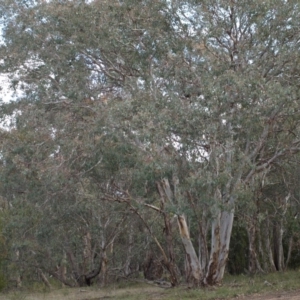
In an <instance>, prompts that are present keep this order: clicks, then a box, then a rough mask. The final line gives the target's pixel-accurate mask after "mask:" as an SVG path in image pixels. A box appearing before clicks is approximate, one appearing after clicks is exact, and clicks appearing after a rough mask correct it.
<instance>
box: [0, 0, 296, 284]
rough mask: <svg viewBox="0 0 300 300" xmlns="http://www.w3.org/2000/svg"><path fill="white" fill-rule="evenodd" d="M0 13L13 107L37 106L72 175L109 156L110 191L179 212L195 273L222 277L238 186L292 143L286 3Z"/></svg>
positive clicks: (141, 4) (51, 6) (85, 5)
mask: <svg viewBox="0 0 300 300" xmlns="http://www.w3.org/2000/svg"><path fill="white" fill-rule="evenodd" d="M1 12H3V15H5V16H7V17H8V19H7V21H6V27H5V29H4V38H5V43H4V44H3V45H2V46H1V52H0V53H1V56H2V57H3V61H2V64H1V68H2V70H3V71H6V72H10V74H13V75H12V85H13V86H14V87H16V88H17V87H19V88H22V89H23V91H24V93H23V96H22V98H21V99H20V100H19V102H17V103H15V106H14V108H15V110H14V111H15V112H16V111H17V110H18V109H20V107H22V105H25V106H26V107H27V108H26V109H27V110H30V109H31V108H33V109H32V114H35V113H37V114H38V110H37V109H38V108H40V109H42V110H43V111H44V114H43V118H45V120H47V122H49V124H48V125H47V128H48V130H49V131H52V133H51V134H52V135H53V136H55V139H53V140H55V142H54V146H53V147H56V150H52V154H53V155H54V154H55V155H56V156H60V157H62V162H63V165H67V166H68V169H70V170H75V173H76V174H77V175H76V176H77V177H76V176H75V177H76V178H78V174H81V175H83V174H84V175H86V176H87V177H88V179H89V180H93V182H95V180H96V181H97V180H98V182H99V181H101V176H100V177H99V170H100V169H101V168H103V167H105V166H109V168H108V170H109V172H111V173H110V174H111V176H115V177H114V178H115V179H117V180H114V181H110V183H111V182H113V183H114V184H113V185H109V191H110V192H111V195H113V197H114V199H115V200H118V201H123V202H124V203H126V204H127V205H128V206H127V207H129V208H130V209H133V207H132V206H131V201H132V200H133V199H134V200H135V201H136V203H137V202H138V203H144V204H147V205H144V206H142V207H144V208H147V209H152V210H155V211H157V212H159V213H161V215H162V216H163V217H164V222H165V224H166V226H169V228H170V229H171V225H172V224H173V220H175V219H176V218H177V222H178V225H179V229H180V233H181V237H182V241H183V245H184V247H185V251H186V254H187V256H188V260H187V261H188V262H189V269H190V271H191V278H192V280H193V281H194V283H195V284H197V285H198V284H201V283H202V284H216V283H218V282H220V281H221V280H222V278H223V276H224V271H225V266H226V261H227V258H228V251H229V243H230V237H231V231H232V224H233V219H234V210H235V206H236V204H237V203H238V201H239V194H240V193H241V192H242V191H243V189H244V188H245V185H249V184H251V183H252V179H253V178H254V176H255V175H256V174H258V173H268V171H269V170H270V169H271V168H272V167H273V165H274V163H276V162H278V161H279V160H282V159H284V158H286V157H288V156H290V155H293V154H294V153H296V152H298V150H299V143H300V140H299V132H298V130H299V128H298V126H299V121H298V120H299V99H298V98H299V80H298V74H299V32H298V30H297V29H298V28H299V20H300V18H299V13H300V11H299V4H298V3H297V1H284V0H272V1H254V2H253V1H252V2H251V3H249V2H248V1H239V2H236V1H225V0H224V1H201V2H200V3H198V1H192V0H191V1H188V0H187V1H175V0H174V1H163V0H161V1H159V0H158V1H133V0H127V1H122V2H120V1H109V2H107V1H97V0H95V1H87V2H85V1H36V2H35V3H32V4H30V5H27V6H26V2H19V1H13V0H7V1H4V2H3V4H1ZM95 106H97V109H95ZM104 116H105V117H104ZM70 120H72V122H71V123H70ZM28 122H29V120H28ZM89 126H90V127H89ZM38 131H39V130H37V132H38ZM31 132H32V134H33V135H35V134H36V132H35V131H31ZM68 135H69V136H68ZM58 137H60V138H59V139H58ZM70 137H71V138H70ZM88 137H90V138H88ZM91 137H94V138H93V139H94V140H96V141H98V142H99V141H100V142H99V143H98V142H96V143H91V140H92V139H91ZM51 143H52V142H51ZM46 144H47V143H46ZM46 144H45V145H46ZM100 145H101V147H102V148H101V150H100V149H99V148H97V146H98V147H100ZM81 147H83V149H84V150H82V151H81V150H80V149H81ZM110 149H111V150H112V151H111V153H110ZM102 150H103V151H104V152H105V154H106V155H104V156H103V155H102V154H103V153H102V152H101V151H102ZM47 161H49V160H47ZM114 166H115V167H114ZM48 167H50V168H51V163H50V162H49V166H48ZM98 168H99V169H98ZM97 170H98V173H97ZM109 172H108V173H107V174H109ZM95 174H96V175H97V176H98V177H97V176H95ZM60 175H61V176H62V178H63V179H64V180H66V178H68V174H63V173H60ZM71 178H72V177H71ZM106 179H107V178H106ZM103 182H107V181H103ZM103 186H105V185H102V187H103ZM106 186H107V185H106ZM156 187H157V188H158V190H159V193H157V192H156V191H155V188H156ZM105 195H107V193H106V194H105ZM155 195H156V196H155ZM159 197H160V198H159ZM140 216H141V215H140ZM170 216H171V217H170ZM173 216H174V218H173ZM186 217H188V218H189V219H190V220H191V224H197V226H196V227H197V228H198V229H197V231H198V236H199V247H198V248H199V249H198V254H199V255H198V257H197V254H196V251H195V248H194V246H193V244H192V242H191V239H190V233H189V231H191V234H193V232H194V229H193V227H190V228H188V226H187V222H186ZM209 228H211V237H210V238H208V229H209ZM195 232H196V231H195ZM168 234H169V235H167V236H166V238H167V239H168V241H169V242H170V243H169V250H170V251H169V253H170V257H169V258H168V257H166V258H165V262H167V265H168V266H169V267H168V268H169V270H172V267H171V268H170V266H172V265H173V264H172V262H173V261H172V259H173V258H172V257H173V255H172V247H171V245H172V243H173V241H172V239H171V234H172V230H168ZM209 240H210V241H211V245H210V246H208V241H209ZM158 245H160V244H159V243H158ZM208 250H210V254H208ZM162 252H163V251H162ZM168 260H169V261H168ZM170 273H171V274H173V275H174V276H175V273H172V271H171V272H170ZM174 276H173V277H174ZM176 282H177V281H176V279H175V280H174V284H176Z"/></svg>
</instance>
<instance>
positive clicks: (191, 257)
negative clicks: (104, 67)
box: [177, 215, 203, 286]
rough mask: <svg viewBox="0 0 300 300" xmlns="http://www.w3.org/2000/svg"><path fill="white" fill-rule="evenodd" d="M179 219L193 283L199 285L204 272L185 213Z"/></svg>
mask: <svg viewBox="0 0 300 300" xmlns="http://www.w3.org/2000/svg"><path fill="white" fill-rule="evenodd" d="M177 220H178V227H179V232H180V237H181V240H182V243H183V246H184V249H185V252H186V256H187V263H188V266H187V267H188V269H189V270H190V277H191V279H192V281H193V284H194V285H196V286H199V285H200V284H201V283H202V279H203V273H202V270H201V266H200V262H199V260H198V257H197V254H196V251H195V248H194V246H193V244H192V241H191V239H190V233H189V230H188V226H187V223H186V220H185V217H184V215H181V216H178V217H177Z"/></svg>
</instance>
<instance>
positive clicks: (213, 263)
mask: <svg viewBox="0 0 300 300" xmlns="http://www.w3.org/2000/svg"><path fill="white" fill-rule="evenodd" d="M233 217H234V210H233V209H232V210H231V211H222V212H221V213H220V214H219V215H218V216H217V217H216V218H215V220H214V221H213V224H212V238H211V254H210V260H209V264H208V270H207V273H206V277H205V280H204V283H205V284H209V285H211V284H216V283H219V282H221V281H222V280H223V277H224V272H225V267H226V262H227V259H228V252H229V243H230V238H231V231H232V225H233Z"/></svg>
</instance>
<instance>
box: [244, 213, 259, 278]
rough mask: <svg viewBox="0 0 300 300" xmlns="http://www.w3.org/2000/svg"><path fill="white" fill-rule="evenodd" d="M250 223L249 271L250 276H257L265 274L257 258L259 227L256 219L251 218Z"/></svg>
mask: <svg viewBox="0 0 300 300" xmlns="http://www.w3.org/2000/svg"><path fill="white" fill-rule="evenodd" d="M249 223H250V224H249ZM249 223H248V226H247V233H248V244H249V246H248V247H249V249H248V250H249V257H248V271H249V273H250V274H255V273H256V272H263V270H262V268H261V265H260V263H259V260H258V257H257V252H256V246H255V242H256V226H257V225H256V219H255V217H253V218H251V219H250V220H249Z"/></svg>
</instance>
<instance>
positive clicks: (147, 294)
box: [0, 286, 300, 300]
mask: <svg viewBox="0 0 300 300" xmlns="http://www.w3.org/2000/svg"><path fill="white" fill-rule="evenodd" d="M19 299H20V300H62V299H65V300H110V299H122V300H125V299H126V300H133V299H134V300H138V299H141V300H144V299H145V300H171V299H177V300H182V299H199V300H202V299H203V297H202V295H200V294H199V295H197V293H196V292H193V293H192V294H189V295H188V294H186V293H182V291H177V292H176V291H175V290H173V291H170V289H169V290H167V289H162V288H159V287H152V286H150V287H144V286H143V287H140V288H138V287H137V288H130V289H126V288H122V289H116V290H105V291H103V290H100V289H99V290H97V289H77V288H74V289H60V290H55V291H51V292H45V293H42V292H39V293H27V292H10V293H5V294H0V300H19ZM204 299H208V298H206V297H205V298H204ZM209 299H215V300H221V299H241V300H300V290H297V291H289V292H284V291H282V292H267V293H263V294H253V295H247V296H244V295H236V296H235V297H234V298H228V297H226V298H223V297H220V296H217V297H216V298H215V297H213V298H210V297H209Z"/></svg>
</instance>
